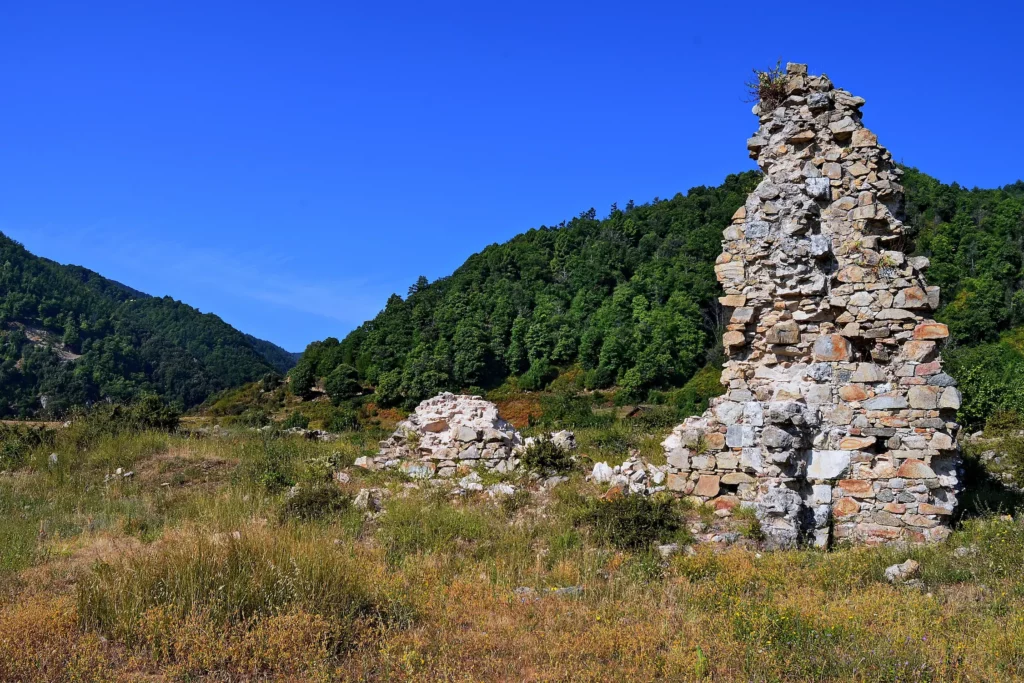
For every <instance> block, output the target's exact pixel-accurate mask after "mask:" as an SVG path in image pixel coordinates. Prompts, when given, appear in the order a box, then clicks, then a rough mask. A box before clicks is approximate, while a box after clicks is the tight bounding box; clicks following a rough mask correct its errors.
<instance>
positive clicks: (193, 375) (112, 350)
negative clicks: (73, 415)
mask: <svg viewBox="0 0 1024 683" xmlns="http://www.w3.org/2000/svg"><path fill="white" fill-rule="evenodd" d="M294 364H295V357H294V355H293V354H291V353H289V352H288V351H285V350H284V349H282V348H280V347H279V346H276V345H275V344H272V343H271V342H268V341H264V340H261V339H257V338H255V337H253V336H252V335H247V334H244V333H242V332H239V331H238V330H236V329H234V328H233V327H231V326H230V325H228V324H227V323H225V322H224V321H223V320H221V319H220V318H219V317H218V316H216V315H213V314H211V313H206V314H204V313H201V312H199V311H198V310H196V309H195V308H193V307H191V306H188V305H187V304H184V303H181V302H179V301H175V300H174V299H171V298H170V297H162V298H159V297H154V296H150V295H149V294H146V293H144V292H141V291H139V290H137V289H134V288H132V287H129V286H127V285H124V284H122V283H119V282H116V281H114V280H110V279H108V278H105V277H103V276H102V275H100V274H98V273H96V272H94V271H92V270H89V269H87V268H83V267H81V266H73V265H62V264H59V263H56V262H55V261H51V260H50V259H46V258H42V257H38V256H35V255H33V254H31V253H30V252H29V251H28V250H26V249H25V248H24V247H23V246H22V245H21V244H19V243H18V242H16V241H14V240H12V239H10V238H9V237H7V236H6V235H4V234H3V233H0V416H2V417H12V416H36V415H49V416H58V415H61V414H63V413H65V412H67V411H68V410H70V409H72V408H73V407H75V406H79V405H85V404H89V403H93V402H96V401H102V400H114V401H130V400H132V399H134V398H136V397H138V396H140V395H143V394H147V393H156V394H158V395H160V396H161V397H162V398H164V399H165V400H167V401H168V402H170V403H174V404H177V405H178V406H180V407H182V408H190V407H193V406H196V405H199V404H200V403H202V402H203V401H205V400H206V399H207V398H209V397H210V396H211V395H212V394H214V393H217V392H219V391H222V390H224V389H228V388H231V387H235V386H239V385H241V384H244V383H246V382H251V381H254V380H257V379H259V378H260V377H262V376H264V375H266V374H268V373H273V372H278V373H284V372H287V371H288V369H289V368H291V367H292V366H293V365H294Z"/></svg>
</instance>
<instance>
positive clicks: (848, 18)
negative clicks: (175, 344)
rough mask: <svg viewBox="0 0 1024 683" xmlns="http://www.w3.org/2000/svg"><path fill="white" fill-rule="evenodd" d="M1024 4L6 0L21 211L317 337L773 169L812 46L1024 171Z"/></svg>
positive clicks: (232, 306)
mask: <svg viewBox="0 0 1024 683" xmlns="http://www.w3.org/2000/svg"><path fill="white" fill-rule="evenodd" d="M1022 25H1024V10H1022V9H1020V8H1019V4H1018V3H1014V2H998V3H997V2H986V1H976V2H970V3H961V2H957V3H945V2H892V1H890V2H884V3H882V2H860V3H856V4H852V5H851V4H849V3H829V2H821V3H812V4H806V3H805V4H802V5H801V4H796V5H793V4H789V5H787V4H782V5H779V4H777V3H776V4H772V3H766V2H728V3H686V2H678V1H677V2H629V3H625V2H619V3H601V2H587V3H561V2H544V3H532V2H515V3H490V2H487V3H485V2H476V3H462V4H457V3H444V2H434V3H422V2H390V3H389V2H374V3H367V2H364V3H348V2H324V3H313V2H288V3H284V2H277V3H261V2H253V1H248V2H244V3H243V2H201V3H200V2H191V1H188V0H179V1H177V2H125V3H113V2H104V1H103V0H97V1H96V2H89V3H83V2H70V3H52V2H47V1H46V0H37V1H34V2H26V1H24V0H23V1H21V2H16V1H15V0H9V1H8V2H7V3H5V4H4V9H3V20H2V21H0V130H3V131H4V132H3V134H2V135H0V231H3V232H5V233H6V234H8V235H10V236H12V237H14V238H15V239H17V240H19V241H21V242H22V243H24V244H25V245H26V246H27V247H28V248H29V249H30V250H32V251H33V252H35V253H37V254H40V255H43V256H47V257H49V258H53V259H55V260H58V261H61V262H65V263H76V264H80V265H84V266H86V267H89V268H92V269H94V270H97V271H99V272H100V273H102V274H104V275H106V276H107V277H111V278H114V279H117V280H120V281H122V282H124V283H125V284H128V285H131V286H133V287H135V288H137V289H141V290H143V291H146V292H149V293H151V294H155V295H165V294H169V295H171V296H173V297H175V298H177V299H181V300H183V301H185V302H187V303H189V304H192V305H194V306H196V307H198V308H200V309H201V310H203V311H212V312H214V313H217V314H218V315H220V316H221V317H223V318H224V319H225V320H227V321H228V322H229V323H231V324H233V325H235V326H236V327H238V328H240V329H242V330H244V331H246V332H250V333H252V334H255V335H257V336H260V337H263V338H266V339H270V340H272V341H274V342H276V343H278V344H281V345H283V346H284V347H286V348H288V349H289V350H301V349H303V348H304V347H305V345H306V344H307V343H308V342H310V341H312V340H315V339H321V338H323V337H326V336H329V335H334V336H339V337H340V336H342V335H344V334H345V333H346V332H347V331H349V330H351V329H352V328H353V327H355V326H356V325H358V324H359V323H360V322H362V321H363V320H365V319H368V318H370V317H372V316H373V315H374V314H375V313H376V312H377V310H379V309H380V308H381V307H382V306H383V304H384V301H385V300H386V298H387V296H388V295H389V294H390V293H392V292H398V293H400V294H404V293H405V291H406V289H407V288H408V286H409V285H410V284H411V283H412V282H414V281H415V280H416V277H417V276H418V275H421V274H422V275H426V276H427V277H428V278H430V279H432V280H433V279H435V278H438V277H441V276H444V275H446V274H448V273H450V272H451V271H452V270H453V269H454V268H456V267H457V266H458V265H459V264H461V263H462V262H463V261H464V260H465V258H466V257H467V256H469V255H470V254H472V253H474V252H476V251H479V250H480V249H482V248H483V247H484V246H486V245H487V244H490V243H493V242H500V241H504V240H506V239H508V238H510V237H512V236H513V235H515V234H516V233H519V232H522V231H524V230H527V229H529V228H530V227H535V226H539V225H542V224H555V223H558V222H560V221H561V220H563V219H568V218H571V217H572V216H574V215H576V214H578V213H580V212H581V211H584V210H586V209H588V208H589V207H592V206H593V207H595V208H597V210H598V213H599V214H600V215H604V214H605V213H606V212H607V208H608V207H609V206H610V205H611V204H612V203H613V202H618V203H620V204H624V203H625V202H626V201H627V200H629V199H634V200H636V201H637V202H638V203H639V202H645V201H649V200H650V199H651V198H653V197H655V196H661V197H667V196H672V195H674V194H675V193H677V192H680V191H682V192H685V191H686V190H687V189H688V188H690V187H693V186H695V185H703V184H708V185H714V184H718V183H719V182H721V180H722V179H723V178H724V176H725V175H727V174H728V173H733V172H737V171H742V170H745V169H747V168H751V167H752V164H751V162H750V160H749V159H748V158H747V155H746V150H745V148H744V141H745V139H746V138H747V137H748V136H749V135H750V134H751V133H752V132H753V131H754V130H755V129H756V120H755V119H754V117H753V116H752V115H751V114H750V104H748V103H745V102H744V99H745V93H744V88H743V82H744V81H745V80H747V79H748V77H749V75H750V70H751V68H752V67H755V66H756V67H764V66H767V65H770V64H773V63H774V62H775V60H776V59H778V58H780V57H781V58H782V59H783V60H784V61H786V60H789V61H800V62H808V63H809V64H810V67H811V71H812V72H814V73H821V72H825V73H827V74H828V75H829V76H830V77H832V79H833V81H834V82H836V84H837V85H839V86H840V87H844V88H846V89H848V90H851V91H852V92H854V93H855V94H857V95H861V96H863V97H865V98H866V99H867V102H868V103H867V105H866V107H865V122H866V123H867V125H868V126H869V127H871V128H872V129H873V130H874V131H875V132H876V133H878V135H879V138H880V140H881V142H882V143H883V144H885V145H886V146H888V147H889V148H890V150H891V151H892V152H893V155H894V156H895V157H896V158H897V159H899V160H902V161H903V162H905V163H908V164H911V165H914V166H917V167H919V168H920V169H922V170H923V171H925V172H927V173H930V174H932V175H934V176H937V177H938V178H940V179H941V180H943V181H946V182H952V181H954V180H955V181H958V182H960V183H961V184H964V185H968V186H980V187H991V186H997V185H1002V184H1006V183H1009V182H1013V181H1015V180H1017V179H1018V178H1021V177H1024V168H1022V162H1021V159H1022V158H1024V135H1022V131H1021V126H1020V124H1021V122H1022V121H1024V114H1022V112H1024V89H1021V88H1020V87H1019V84H1018V83H1017V81H1018V80H1019V77H1020V73H1021V72H1022V67H1024V57H1022V53H1021V51H1020V29H1021V26H1022Z"/></svg>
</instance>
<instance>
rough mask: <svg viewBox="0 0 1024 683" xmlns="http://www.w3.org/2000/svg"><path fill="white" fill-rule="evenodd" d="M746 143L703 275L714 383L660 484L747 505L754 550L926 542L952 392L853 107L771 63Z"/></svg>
mask: <svg viewBox="0 0 1024 683" xmlns="http://www.w3.org/2000/svg"><path fill="white" fill-rule="evenodd" d="M785 87H786V91H787V93H788V97H786V99H785V100H784V101H783V102H782V103H781V104H780V105H779V106H778V107H776V108H775V109H773V110H771V111H761V108H760V105H759V106H757V107H755V110H754V112H755V114H757V115H758V116H759V117H760V124H761V125H760V128H759V129H758V131H757V133H756V134H755V135H754V136H753V137H752V138H750V139H749V140H748V141H747V147H748V149H749V150H750V153H751V156H752V157H753V158H754V159H756V160H757V163H758V165H759V166H760V167H761V168H762V169H763V171H764V173H765V175H764V179H763V180H762V181H761V183H760V184H759V185H758V187H757V188H756V190H755V191H754V192H752V193H751V194H750V196H749V197H748V198H747V201H746V203H745V205H744V206H743V207H742V208H740V209H739V210H738V211H737V212H736V214H735V215H734V216H733V220H732V223H731V225H729V226H728V227H727V228H726V229H725V232H724V240H723V243H722V247H723V249H722V254H721V255H720V256H719V258H718V261H717V264H716V266H715V272H716V274H717V277H718V280H719V282H720V283H721V285H722V287H723V289H724V290H725V296H723V297H722V298H721V299H720V301H721V303H722V305H723V306H724V307H725V309H726V311H727V313H728V315H729V324H728V326H727V331H726V332H725V335H724V337H723V344H724V346H725V350H726V353H727V355H728V361H727V362H726V364H725V367H724V371H723V375H722V382H723V384H725V385H726V387H727V388H728V391H727V393H726V394H725V395H724V396H721V397H719V398H718V399H716V400H715V401H714V402H713V404H712V406H711V408H710V409H709V410H708V411H707V412H706V413H705V414H704V415H703V416H702V417H699V418H690V419H688V420H687V421H686V422H685V423H684V424H682V425H680V426H679V427H677V428H676V429H675V430H674V431H673V432H672V434H671V435H670V436H669V437H668V438H667V439H666V440H665V441H664V443H663V446H664V448H665V452H666V457H667V461H668V467H667V472H666V486H667V487H668V489H670V490H673V491H677V492H679V493H681V494H685V495H693V496H698V497H700V498H701V499H703V500H708V501H711V500H714V499H716V498H718V497H721V496H729V497H735V498H738V499H739V500H740V501H741V503H742V504H744V505H748V506H753V507H754V508H755V510H756V512H757V515H758V518H759V519H760V520H761V526H762V530H763V531H764V533H765V536H766V538H767V539H768V540H769V543H770V544H773V545H777V546H782V547H785V546H791V545H794V544H796V543H798V542H800V541H802V540H804V539H806V540H810V541H812V542H813V543H814V544H815V545H818V546H825V545H828V544H829V543H830V542H831V541H832V540H833V539H838V540H851V541H857V542H865V543H882V542H888V541H911V542H913V541H928V540H937V539H941V538H944V537H945V536H946V535H947V534H948V533H949V527H948V521H949V520H950V517H951V515H952V514H953V510H954V508H955V506H956V503H957V498H956V494H957V492H958V490H959V486H960V484H959V481H960V480H959V469H958V466H959V452H958V450H957V444H956V437H957V431H958V429H959V428H958V426H957V425H956V423H955V422H954V414H955V412H956V410H957V409H958V408H959V407H960V393H959V392H958V391H957V388H956V386H955V382H954V380H953V378H952V377H950V376H949V375H947V374H946V373H944V372H943V371H942V362H941V359H940V358H939V350H940V344H941V343H942V342H943V340H945V338H946V337H947V335H948V330H947V329H946V326H945V325H942V324H939V323H936V322H935V321H934V320H932V319H931V318H930V317H929V315H930V312H931V311H932V310H933V309H934V308H936V307H937V306H938V303H939V291H938V288H936V287H930V286H928V285H927V283H926V282H925V279H924V271H925V269H926V268H927V266H928V260H927V259H926V258H923V257H908V256H907V255H906V254H904V253H903V251H902V250H901V249H902V246H903V225H902V223H901V222H900V220H899V216H900V212H901V203H902V193H903V188H902V187H901V185H900V182H899V181H900V170H899V169H898V168H897V167H896V165H895V164H894V163H893V160H892V156H891V155H890V154H889V152H888V151H887V150H886V149H885V148H884V147H882V146H881V145H879V144H878V140H877V138H876V137H875V135H874V134H873V133H872V132H871V131H869V130H868V129H866V128H865V127H864V126H863V124H862V122H861V107H862V106H863V104H864V100H863V99H861V98H859V97H855V96H853V95H851V94H850V93H848V92H846V91H845V90H840V89H836V88H834V87H833V85H832V83H831V82H830V81H829V80H828V78H827V77H825V76H812V75H808V73H807V67H806V66H805V65H801V64H789V65H787V72H786V76H785Z"/></svg>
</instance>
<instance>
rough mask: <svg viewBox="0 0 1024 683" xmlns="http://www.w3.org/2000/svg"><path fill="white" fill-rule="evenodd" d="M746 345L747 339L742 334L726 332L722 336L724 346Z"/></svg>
mask: <svg viewBox="0 0 1024 683" xmlns="http://www.w3.org/2000/svg"><path fill="white" fill-rule="evenodd" d="M744 343H746V337H745V336H744V334H743V333H742V332H726V333H725V334H723V335H722V345H723V346H727V347H732V346H743V344H744Z"/></svg>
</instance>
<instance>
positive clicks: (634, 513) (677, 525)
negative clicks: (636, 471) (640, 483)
mask: <svg viewBox="0 0 1024 683" xmlns="http://www.w3.org/2000/svg"><path fill="white" fill-rule="evenodd" d="M577 524H579V525H582V526H586V527H589V528H590V531H591V533H592V534H593V536H594V538H595V539H596V540H597V541H598V542H599V543H602V544H604V545H610V546H613V547H616V548H619V549H621V550H644V549H647V548H650V546H651V545H652V544H653V543H655V542H659V543H668V542H670V541H676V540H685V539H684V537H681V532H685V530H684V529H683V526H682V517H681V516H680V514H679V511H678V510H677V508H676V502H675V501H674V500H673V499H672V498H671V497H668V496H666V497H661V496H652V497H647V496H615V497H612V498H610V499H608V500H605V499H603V498H587V499H585V500H583V501H581V503H580V512H579V514H578V516H577Z"/></svg>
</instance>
